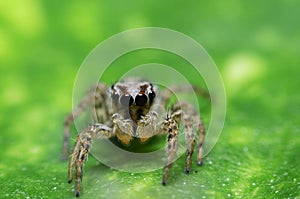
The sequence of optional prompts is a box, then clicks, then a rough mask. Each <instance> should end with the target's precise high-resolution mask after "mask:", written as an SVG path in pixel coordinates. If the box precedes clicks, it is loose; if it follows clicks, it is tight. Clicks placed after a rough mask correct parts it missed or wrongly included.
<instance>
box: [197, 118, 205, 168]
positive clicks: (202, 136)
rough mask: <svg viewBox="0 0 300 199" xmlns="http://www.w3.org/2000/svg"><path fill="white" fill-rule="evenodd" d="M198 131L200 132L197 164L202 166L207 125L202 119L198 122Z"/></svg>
mask: <svg viewBox="0 0 300 199" xmlns="http://www.w3.org/2000/svg"><path fill="white" fill-rule="evenodd" d="M197 132H198V156H197V164H198V165H199V166H201V165H202V164H203V154H204V139H205V133H206V131H205V127H204V125H203V123H202V122H201V120H199V123H198V124H197Z"/></svg>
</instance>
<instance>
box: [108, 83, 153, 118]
mask: <svg viewBox="0 0 300 199" xmlns="http://www.w3.org/2000/svg"><path fill="white" fill-rule="evenodd" d="M110 95H111V98H112V102H113V104H114V105H115V107H117V110H118V111H119V112H120V113H123V116H124V118H131V119H132V120H133V121H135V122H136V121H137V120H139V119H140V118H141V116H144V115H146V114H147V113H148V112H149V110H150V108H151V106H152V104H153V102H154V100H155V97H156V87H155V86H153V85H152V84H151V83H149V82H146V81H139V80H127V81H122V82H118V83H116V84H114V85H112V86H111V89H110Z"/></svg>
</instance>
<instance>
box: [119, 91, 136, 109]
mask: <svg viewBox="0 0 300 199" xmlns="http://www.w3.org/2000/svg"><path fill="white" fill-rule="evenodd" d="M120 102H121V104H122V105H123V106H125V107H126V106H131V105H132V104H133V97H132V96H131V95H128V94H125V95H122V96H121V98H120Z"/></svg>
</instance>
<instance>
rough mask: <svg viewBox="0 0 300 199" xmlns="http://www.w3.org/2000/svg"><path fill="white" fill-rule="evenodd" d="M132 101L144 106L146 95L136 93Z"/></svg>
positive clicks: (146, 99)
mask: <svg viewBox="0 0 300 199" xmlns="http://www.w3.org/2000/svg"><path fill="white" fill-rule="evenodd" d="M134 101H135V104H136V105H137V106H144V105H145V104H147V101H148V97H147V96H146V95H145V94H138V95H137V96H136V97H135V100H134Z"/></svg>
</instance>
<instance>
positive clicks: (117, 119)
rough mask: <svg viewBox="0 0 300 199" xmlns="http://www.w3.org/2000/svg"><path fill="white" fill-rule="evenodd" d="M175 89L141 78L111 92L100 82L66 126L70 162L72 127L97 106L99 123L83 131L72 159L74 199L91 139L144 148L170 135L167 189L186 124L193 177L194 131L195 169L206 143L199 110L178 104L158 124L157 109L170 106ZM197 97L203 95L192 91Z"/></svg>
mask: <svg viewBox="0 0 300 199" xmlns="http://www.w3.org/2000/svg"><path fill="white" fill-rule="evenodd" d="M170 90H171V89H165V90H162V91H160V92H159V91H158V88H157V87H156V86H155V85H153V84H151V83H149V82H147V81H141V80H137V79H126V80H123V81H120V82H118V83H116V84H114V85H112V86H111V87H110V88H107V87H106V85H105V84H103V83H99V84H98V85H97V86H96V88H95V89H93V90H92V91H91V92H90V93H89V94H88V95H87V96H86V97H85V98H84V99H83V100H82V101H81V103H80V104H79V105H78V106H77V108H75V109H74V110H73V111H72V113H70V114H69V115H68V116H67V117H66V120H65V123H64V128H65V131H64V147H63V154H62V158H63V159H66V158H67V156H68V150H69V138H70V126H71V124H72V123H73V122H74V119H75V118H77V117H78V116H79V115H81V113H82V112H83V111H84V110H85V109H86V108H87V106H88V105H91V103H92V105H93V107H94V110H95V111H94V112H95V114H94V117H95V121H97V123H95V124H93V125H90V126H88V127H87V128H86V129H84V130H82V131H81V132H80V133H79V134H78V136H77V138H76V143H75V146H74V149H73V151H72V153H71V156H70V161H69V168H68V169H69V170H68V180H69V183H71V181H72V179H73V177H72V173H73V169H74V168H75V176H76V177H75V178H76V180H75V194H76V197H79V196H80V186H81V181H82V176H83V174H82V167H83V164H84V162H85V161H86V160H87V157H88V155H89V152H90V148H91V145H92V139H108V138H112V137H117V138H118V139H119V140H120V142H121V143H124V144H125V145H129V144H130V142H131V140H132V139H133V138H137V139H139V141H140V142H141V143H145V142H146V141H147V140H148V139H149V138H151V137H152V136H155V135H162V134H167V146H166V155H167V159H166V164H165V166H164V170H163V176H162V184H163V185H166V182H167V178H168V174H169V170H170V168H171V166H172V163H173V161H174V160H175V157H176V151H177V145H178V144H177V143H178V140H177V139H178V126H179V124H180V123H182V124H183V128H184V133H185V139H186V144H187V153H186V154H187V157H186V165H185V172H186V173H189V172H190V166H191V162H192V154H193V151H194V146H195V135H194V131H193V129H194V128H195V129H196V131H197V133H198V146H197V151H198V156H197V164H198V165H199V166H200V165H202V161H203V150H204V147H203V142H204V138H205V128H204V125H203V124H202V122H201V120H200V118H199V115H198V113H197V111H196V110H195V109H194V108H193V106H191V105H190V104H189V103H186V102H185V103H183V102H176V103H174V104H173V105H172V106H171V108H170V109H171V110H170V114H167V115H166V116H165V119H164V120H163V121H158V111H157V110H156V108H155V107H157V106H154V104H156V105H157V104H158V105H160V106H163V107H166V106H167V104H168V103H169V100H170V97H171V96H172V92H171V91H170ZM182 90H185V88H182V87H174V88H173V89H172V91H173V92H174V91H176V92H177V91H182ZM194 90H195V91H196V92H197V93H198V94H199V93H200V94H202V95H203V94H204V92H203V91H202V90H201V89H200V88H199V87H194Z"/></svg>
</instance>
